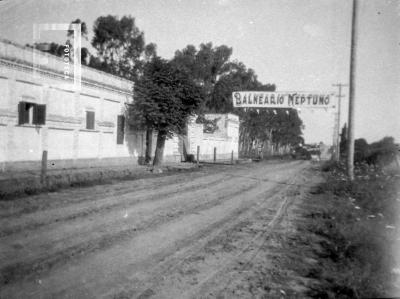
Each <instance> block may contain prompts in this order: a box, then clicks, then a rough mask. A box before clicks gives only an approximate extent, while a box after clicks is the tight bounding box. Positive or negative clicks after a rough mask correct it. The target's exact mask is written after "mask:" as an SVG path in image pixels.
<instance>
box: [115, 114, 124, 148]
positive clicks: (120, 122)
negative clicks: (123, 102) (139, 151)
mask: <svg viewBox="0 0 400 299" xmlns="http://www.w3.org/2000/svg"><path fill="white" fill-rule="evenodd" d="M124 135H125V116H123V115H118V118H117V144H123V143H124Z"/></svg>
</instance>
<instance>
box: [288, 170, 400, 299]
mask: <svg viewBox="0 0 400 299" xmlns="http://www.w3.org/2000/svg"><path fill="white" fill-rule="evenodd" d="M321 170H322V171H327V173H326V176H327V177H326V182H325V183H323V184H321V185H320V186H318V187H317V188H315V189H313V190H312V191H311V194H310V196H309V199H307V203H306V205H307V206H306V208H305V209H303V221H301V222H300V224H299V227H298V233H301V236H300V237H299V238H300V239H302V241H303V242H302V243H303V247H304V248H306V247H307V246H308V247H309V248H310V247H311V248H312V249H311V253H310V252H308V254H309V255H312V258H315V259H316V260H317V261H318V263H317V264H316V265H313V266H311V267H306V268H302V267H301V266H299V263H297V266H295V267H296V269H295V271H297V272H299V271H300V272H302V273H301V274H302V276H304V277H307V278H310V279H312V280H313V281H314V283H313V284H312V285H311V287H310V290H309V292H308V294H307V295H308V296H310V297H314V298H377V297H390V296H393V294H397V295H398V296H399V295H400V290H399V289H396V288H395V285H396V280H397V283H398V282H399V281H398V279H399V277H398V276H397V277H396V274H395V273H393V269H394V268H396V263H397V268H399V264H398V263H399V260H397V261H396V255H397V258H398V256H399V255H400V252H399V253H398V254H396V251H395V248H396V246H397V245H398V244H396V242H397V243H398V242H399V240H398V239H396V238H398V237H399V232H400V230H399V228H398V225H399V224H400V221H399V220H400V219H399V218H400V175H399V171H398V170H397V171H394V170H391V171H385V170H382V169H376V168H374V167H363V166H362V167H357V168H356V179H355V180H354V181H353V182H350V181H348V180H346V178H345V175H344V167H343V165H337V164H330V165H323V166H322V167H321ZM304 248H303V250H304V251H310V250H309V249H308V250H306V249H304ZM397 248H398V247H397Z"/></svg>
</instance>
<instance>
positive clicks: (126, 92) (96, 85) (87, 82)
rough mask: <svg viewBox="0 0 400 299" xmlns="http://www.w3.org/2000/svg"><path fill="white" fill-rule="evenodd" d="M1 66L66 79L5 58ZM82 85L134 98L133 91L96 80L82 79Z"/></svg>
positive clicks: (50, 71) (45, 70)
mask: <svg viewBox="0 0 400 299" xmlns="http://www.w3.org/2000/svg"><path fill="white" fill-rule="evenodd" d="M0 66H4V67H9V68H12V69H17V70H20V71H23V72H26V73H33V72H36V73H38V74H40V75H42V76H46V77H50V78H53V79H58V80H60V81H64V82H65V80H66V79H65V78H64V74H63V73H61V72H54V71H52V70H48V69H45V68H43V67H41V68H36V67H34V66H33V65H32V64H31V65H29V63H28V62H26V61H18V62H17V61H12V60H8V59H4V58H3V57H1V58H0ZM69 81H70V82H71V84H73V80H72V79H70V80H69ZM32 84H36V85H42V84H37V83H33V82H32ZM81 84H82V85H85V86H88V87H94V88H97V89H102V90H107V91H111V92H117V93H120V94H123V95H128V96H132V95H133V93H132V91H131V90H127V89H121V88H117V87H115V86H112V85H108V84H104V83H99V82H97V81H94V80H88V79H86V78H82V79H81Z"/></svg>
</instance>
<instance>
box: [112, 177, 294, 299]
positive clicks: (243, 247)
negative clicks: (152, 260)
mask: <svg viewBox="0 0 400 299" xmlns="http://www.w3.org/2000/svg"><path fill="white" fill-rule="evenodd" d="M292 183H293V182H288V183H287V184H285V185H286V186H285V188H284V189H283V188H280V187H277V188H279V191H278V192H277V193H276V194H275V195H274V196H273V198H270V199H268V200H264V201H263V202H262V204H261V205H259V206H257V209H256V210H255V211H251V212H250V213H247V214H244V215H242V217H239V219H238V221H235V222H233V225H232V224H231V225H229V226H228V227H224V229H223V230H222V231H220V232H219V233H218V234H216V235H214V236H213V238H211V239H210V238H205V241H206V242H204V241H203V244H201V245H199V248H198V249H196V250H192V252H189V253H186V254H185V255H178V256H177V257H176V258H174V259H173V260H171V261H168V263H166V265H163V267H162V268H163V269H162V268H161V267H157V268H156V270H155V271H153V273H154V277H153V278H152V284H147V285H146V286H145V287H142V288H141V290H140V291H138V290H134V291H133V290H129V288H127V289H128V290H126V289H125V290H124V291H121V292H119V293H117V294H116V295H115V294H110V296H109V298H111V297H112V298H148V297H151V298H178V297H179V298H209V296H208V295H210V296H211V294H210V293H209V292H208V291H209V290H210V289H211V287H215V285H214V283H215V281H218V283H217V286H218V287H221V285H224V283H226V284H229V283H230V281H229V276H227V275H226V274H227V273H228V272H229V269H230V268H232V266H233V265H235V264H238V261H239V260H240V261H241V262H240V263H241V267H242V268H245V267H246V265H247V263H246V262H242V261H248V262H250V261H251V260H252V259H253V258H254V257H255V255H257V254H258V252H259V250H260V249H261V247H262V246H263V245H264V243H265V240H266V239H268V237H267V238H265V236H266V235H267V234H270V233H272V231H273V229H274V227H275V226H276V225H277V223H278V222H279V221H280V220H281V219H282V217H283V216H284V214H285V210H286V209H287V207H288V205H289V204H290V200H292V199H293V198H292V197H290V196H287V193H289V192H292V191H291V190H293V189H297V188H299V187H298V186H297V185H292ZM282 196H283V197H284V200H283V201H282V202H279V201H278V200H276V199H277V198H279V197H282ZM271 210H272V213H271ZM259 218H263V220H262V221H260V222H263V223H267V224H266V225H263V227H261V228H258V229H256V230H255V231H252V232H250V233H248V234H241V235H240V242H239V241H238V240H235V234H237V232H238V231H243V230H244V229H246V228H248V227H249V226H250V225H251V224H252V223H254V222H256V220H255V219H259ZM265 218H266V219H265ZM249 219H251V220H250V221H249ZM224 238H226V239H227V241H226V243H224V242H225V241H224V242H221V240H222V239H224ZM260 241H261V242H260ZM238 242H239V243H240V244H239V245H238V244H237V243H238ZM221 243H224V244H223V245H221ZM231 243H234V244H233V245H232V244H231ZM213 244H215V245H213ZM221 246H222V248H221ZM214 247H216V248H214ZM237 249H240V251H238V250H237ZM202 251H203V254H201V252H202ZM204 251H208V253H206V254H205V253H204ZM219 251H224V254H223V255H222V257H221V258H213V259H212V261H211V262H208V264H207V268H208V269H207V271H205V272H208V273H206V274H205V275H204V271H202V270H204V265H203V264H204V259H205V258H204V256H210V255H213V254H214V252H216V254H218V252H219ZM197 264H200V266H199V265H197ZM199 268H200V271H199ZM202 268H203V269H202ZM209 270H212V271H209ZM200 272H201V273H200ZM197 276H202V277H201V278H202V279H201V281H198V279H197ZM161 277H166V279H162V278H161ZM190 277H192V278H193V280H191V278H190ZM220 277H226V278H227V279H228V282H224V281H223V280H221V279H220ZM171 285H172V286H178V288H179V290H180V291H183V292H179V291H178V292H175V293H174V292H169V293H168V292H163V291H164V290H168V289H169V286H171ZM206 293H207V294H208V295H206V296H204V294H206ZM214 295H215V294H214ZM211 297H215V296H211ZM221 298H229V297H221Z"/></svg>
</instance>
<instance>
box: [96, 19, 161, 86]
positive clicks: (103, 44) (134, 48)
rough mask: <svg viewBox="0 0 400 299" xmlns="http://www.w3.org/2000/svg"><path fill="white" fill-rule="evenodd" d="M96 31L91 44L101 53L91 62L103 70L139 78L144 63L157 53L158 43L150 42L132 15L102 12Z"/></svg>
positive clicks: (126, 76)
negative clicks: (120, 15)
mask: <svg viewBox="0 0 400 299" xmlns="http://www.w3.org/2000/svg"><path fill="white" fill-rule="evenodd" d="M93 33H94V36H93V39H92V42H91V44H92V46H93V47H94V48H95V49H96V50H97V55H96V56H92V57H91V59H90V66H92V67H94V68H97V69H100V70H102V71H105V72H108V73H111V74H114V75H117V76H120V77H123V78H126V79H129V80H134V81H136V80H137V79H138V78H139V76H140V74H141V72H142V69H143V66H144V63H145V62H146V61H148V60H149V59H151V58H152V57H154V56H156V48H157V47H156V45H155V44H153V43H150V44H147V45H146V43H145V39H144V33H143V31H141V30H140V29H139V28H138V27H137V26H136V23H135V18H133V17H131V16H123V17H122V18H121V19H119V18H118V17H116V16H111V15H108V16H101V17H99V18H97V19H96V21H95V23H94V25H93Z"/></svg>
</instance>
